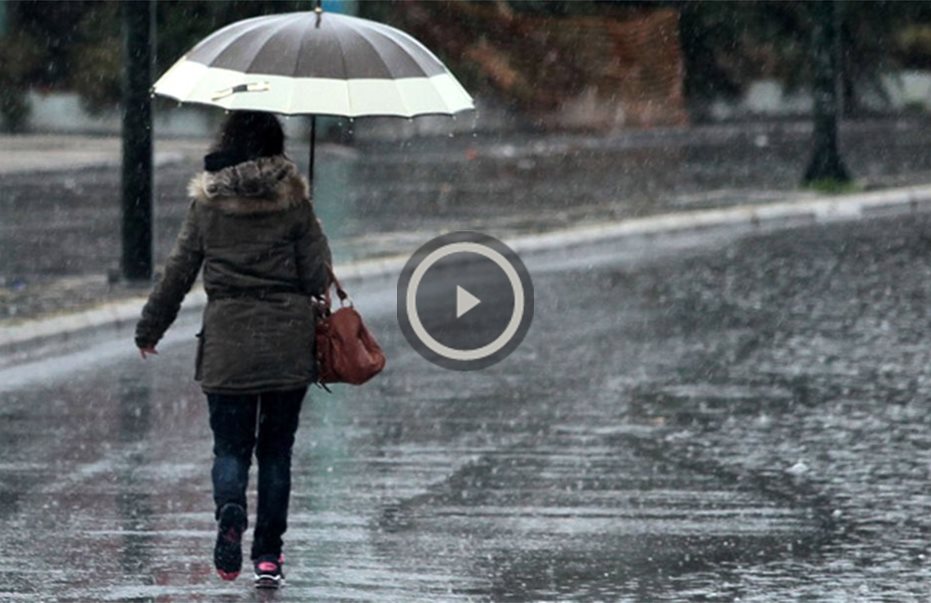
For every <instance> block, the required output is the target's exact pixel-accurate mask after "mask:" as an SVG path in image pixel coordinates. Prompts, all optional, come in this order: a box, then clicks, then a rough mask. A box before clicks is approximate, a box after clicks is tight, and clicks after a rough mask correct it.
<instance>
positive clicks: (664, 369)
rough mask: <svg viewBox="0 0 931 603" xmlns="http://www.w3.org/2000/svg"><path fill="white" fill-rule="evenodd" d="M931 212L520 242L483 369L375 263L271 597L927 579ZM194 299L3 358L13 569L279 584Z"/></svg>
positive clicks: (746, 589) (198, 595)
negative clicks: (245, 574) (506, 328)
mask: <svg viewBox="0 0 931 603" xmlns="http://www.w3.org/2000/svg"><path fill="white" fill-rule="evenodd" d="M929 231H931V216H921V217H919V218H917V219H916V218H915V217H907V218H893V219H882V220H872V221H869V222H859V223H838V224H834V225H829V226H812V227H806V228H800V229H794V230H783V231H778V232H772V233H769V234H766V233H762V234H761V233H745V232H741V231H738V230H727V231H716V232H706V233H703V234H701V235H700V236H698V235H689V236H677V237H651V238H644V239H628V240H626V241H624V242H622V243H618V242H613V243H603V244H598V245H592V246H586V247H580V248H577V249H574V250H572V251H566V250H558V251H556V252H552V253H542V254H536V255H532V256H527V257H525V258H524V260H525V262H526V263H527V265H528V268H529V269H530V270H531V273H532V274H533V277H534V284H535V290H536V311H535V318H534V325H533V328H532V329H531V330H530V333H529V334H528V336H527V338H526V339H525V341H524V342H523V344H522V346H521V347H520V348H519V349H518V350H517V351H515V352H514V354H512V355H511V356H510V357H509V358H508V359H507V360H505V361H504V362H502V363H501V364H498V365H496V366H494V367H491V368H489V369H486V370H484V371H481V372H475V373H461V372H453V371H445V370H443V369H440V368H438V367H435V366H433V365H432V364H429V363H427V362H426V361H425V360H423V359H422V358H421V357H420V356H419V355H418V354H417V353H416V352H414V351H413V350H412V349H410V348H409V347H408V346H407V344H406V342H405V341H404V339H403V337H402V335H401V333H400V331H399V328H398V326H397V323H396V318H395V315H394V312H395V309H394V306H393V303H394V296H395V292H394V290H393V284H394V283H393V281H392V279H390V278H384V279H381V280H371V281H369V282H366V283H365V284H364V285H363V286H357V287H355V288H354V289H353V291H352V293H353V294H354V298H355V299H356V302H357V304H358V305H359V307H360V309H361V310H362V312H363V314H364V315H365V316H366V318H367V320H368V322H370V323H371V326H372V328H373V330H374V331H375V332H376V334H377V335H378V337H379V339H380V340H381V341H382V343H383V344H384V347H385V349H386V351H387V354H388V358H389V364H388V368H387V369H386V371H385V372H384V373H383V374H382V375H380V376H379V377H378V378H376V379H375V380H374V381H373V382H371V383H370V384H368V385H365V386H363V387H360V388H352V387H340V388H337V389H336V391H335V393H334V394H333V395H330V394H326V393H324V392H319V391H317V390H313V391H312V392H311V396H310V397H309V398H308V400H307V401H306V403H305V408H304V414H303V418H302V427H301V429H300V431H299V434H298V443H297V445H296V448H295V452H294V492H293V498H292V503H291V504H292V507H291V508H292V511H291V517H290V527H289V530H288V533H287V534H286V536H285V541H286V544H285V546H286V554H287V556H288V562H287V569H288V586H287V587H286V588H285V589H284V590H282V591H281V592H279V593H277V594H276V595H274V597H273V599H272V600H278V601H301V602H304V601H309V600H359V601H365V600H369V601H403V602H409V601H467V600H472V601H529V600H535V601H536V600H547V601H555V600H560V601H565V600H572V601H609V600H610V601H733V600H738V599H739V600H741V601H798V600H818V601H824V600H827V601H923V600H927V599H928V598H929V596H931V586H929V584H931V581H929V578H931V567H929V560H928V554H929V551H928V544H927V538H926V535H927V534H928V531H929V529H931V520H929V519H928V517H929V511H931V499H929V497H928V495H927V487H926V484H927V481H928V467H929V463H928V460H929V459H928V454H929V452H928V451H929V449H931V424H929V423H931V415H929V413H928V412H927V410H926V409H927V400H928V398H929V396H931V379H929V378H928V377H927V368H926V367H928V366H929V365H931V346H928V345H927V343H926V334H927V333H928V332H929V329H931V324H929V323H931V315H929V313H928V311H927V308H928V302H929V299H928V298H929V293H928V289H927V283H928V281H929V277H931V254H929V253H928V246H929V237H928V235H927V234H926V233H928V232H929ZM196 327H197V325H196V319H187V322H186V323H184V324H179V325H176V327H175V328H174V329H173V331H172V332H171V336H170V338H169V340H168V341H166V342H165V343H164V345H162V346H161V348H160V350H161V355H160V356H159V357H158V358H157V359H155V360H150V361H146V362H143V361H141V360H139V359H138V358H137V357H136V356H135V352H134V351H132V349H131V341H130V339H129V337H128V335H127V338H126V339H125V340H124V341H116V342H111V341H99V342H90V343H88V344H87V345H86V346H83V349H82V350H81V351H79V352H76V353H75V354H73V355H71V356H69V357H68V358H66V359H64V360H56V359H49V360H46V361H43V363H40V364H37V365H32V366H30V367H26V368H25V369H21V370H19V371H16V372H14V371H13V370H4V371H0V448H2V450H3V451H4V452H3V458H2V461H0V490H2V496H0V560H2V561H0V599H2V600H5V601H6V600H9V601H16V600H23V601H35V600H63V601H88V600H95V601H159V602H167V601H255V600H263V598H262V597H261V596H260V595H259V594H258V593H255V592H254V591H253V590H252V589H251V587H250V585H249V584H248V581H247V580H245V579H243V578H240V580H239V581H238V582H236V583H234V584H228V583H223V582H221V581H220V580H219V579H218V578H217V577H216V576H215V575H214V573H213V570H212V568H211V557H210V554H211V547H212V540H213V535H214V534H213V524H212V509H211V498H210V482H209V467H210V458H211V450H210V440H209V431H208V427H207V422H206V412H205V402H204V400H203V396H202V394H201V393H200V392H199V390H198V388H197V387H196V385H195V384H193V383H192V382H191V381H190V380H189V378H190V375H191V372H192V363H193V352H194V345H193V337H192V335H193V333H194V331H195V329H196ZM17 375H18V376H17ZM30 375H33V376H30ZM254 479H255V478H254V473H253V481H252V483H253V484H254ZM250 505H251V508H254V502H253V501H251V500H250Z"/></svg>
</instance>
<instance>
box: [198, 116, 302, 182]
mask: <svg viewBox="0 0 931 603" xmlns="http://www.w3.org/2000/svg"><path fill="white" fill-rule="evenodd" d="M210 150H211V152H210V154H209V155H207V156H206V157H204V169H206V170H207V171H216V170H219V169H223V168H224V167H227V166H229V165H236V164H237V163H242V162H243V161H249V160H250V159H256V158H258V157H271V156H272V155H283V154H284V130H282V128H281V122H280V121H278V118H277V117H275V116H274V115H272V114H271V113H263V112H261V111H233V112H232V113H230V115H229V117H227V118H226V121H225V122H223V126H222V127H221V128H220V135H219V136H218V137H217V141H216V143H214V145H213V147H211V149H210Z"/></svg>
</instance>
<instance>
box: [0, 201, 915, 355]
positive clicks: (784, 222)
mask: <svg viewBox="0 0 931 603" xmlns="http://www.w3.org/2000/svg"><path fill="white" fill-rule="evenodd" d="M925 205H927V206H928V207H927V208H925V207H923V206H925ZM925 209H931V186H918V187H903V188H897V189H890V190H886V191H878V192H871V193H859V194H853V195H844V196H839V197H828V198H824V197H822V198H818V199H810V200H802V201H792V202H783V203H770V204H766V205H742V206H737V207H730V208H725V209H710V210H697V211H691V212H680V213H674V214H662V215H658V216H651V217H646V218H633V219H629V220H622V221H618V222H609V223H605V224H599V225H595V226H582V227H575V228H567V229H563V230H556V231H550V232H546V233H541V234H535V235H523V236H518V237H514V238H511V239H508V240H507V241H506V242H507V243H508V245H510V246H511V247H512V248H513V249H514V250H515V251H517V252H523V253H534V252H539V251H546V250H550V249H554V248H567V247H574V246H579V245H583V244H588V243H595V242H599V241H600V242H604V241H608V240H613V239H622V238H627V237H642V236H655V235H661V234H677V233H685V232H689V231H700V230H706V229H711V228H720V227H733V226H741V225H743V226H752V227H762V226H768V227H780V226H781V227H790V226H798V225H801V224H807V223H823V222H834V221H845V220H859V219H863V218H869V217H874V216H882V215H896V214H903V213H913V212H918V211H922V210H925ZM407 259H408V258H407V256H390V257H387V258H380V259H373V260H361V261H357V262H352V263H348V264H339V265H337V266H336V267H335V269H336V271H337V272H338V273H339V274H340V276H341V278H342V280H344V281H347V282H352V281H358V280H361V279H363V278H366V277H378V276H386V275H389V274H392V273H395V272H400V270H401V268H402V267H403V266H404V263H405V262H406V261H407ZM145 301H146V297H145V296H139V297H134V298H130V299H125V300H122V301H119V302H111V303H106V304H103V305H101V306H99V307H97V308H94V309H91V310H85V311H81V312H74V313H71V314H65V315H61V316H55V317H51V318H44V319H36V320H30V321H25V322H22V323H20V324H17V325H14V326H9V327H0V356H2V357H16V356H23V355H28V354H29V352H30V351H31V350H34V349H36V348H38V347H41V346H42V345H43V344H45V343H49V342H50V341H51V340H53V339H54V340H55V341H57V342H61V341H62V340H69V339H74V338H78V337H80V336H81V335H84V334H87V333H88V332H90V331H93V330H100V329H107V330H110V331H113V332H120V331H124V330H130V329H131V328H132V327H133V326H134V325H135V322H136V320H137V319H138V317H139V312H140V310H141V308H142V305H143V304H144V303H145ZM206 303H207V295H206V294H205V293H204V290H203V287H202V286H201V285H199V284H198V285H197V286H196V287H195V288H194V289H193V290H192V291H191V292H190V293H189V294H188V295H187V297H186V298H185V300H184V304H183V305H182V307H181V311H180V313H179V316H181V315H186V314H188V313H191V312H194V311H198V310H202V309H203V307H204V306H205V305H206ZM13 361H14V362H15V359H13Z"/></svg>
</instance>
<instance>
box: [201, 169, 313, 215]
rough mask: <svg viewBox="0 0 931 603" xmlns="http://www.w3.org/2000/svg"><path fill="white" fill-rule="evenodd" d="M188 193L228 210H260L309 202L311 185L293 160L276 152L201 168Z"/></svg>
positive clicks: (253, 212)
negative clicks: (224, 165)
mask: <svg viewBox="0 0 931 603" xmlns="http://www.w3.org/2000/svg"><path fill="white" fill-rule="evenodd" d="M188 194H189V195H190V196H191V197H192V198H193V199H195V200H196V201H198V202H200V203H205V204H207V205H210V206H214V207H217V208H219V209H221V210H223V211H225V212H227V213H235V214H258V213H267V212H275V211H283V210H285V209H288V208H290V207H293V206H295V205H297V204H299V203H303V202H307V201H309V199H310V188H309V187H308V185H307V181H306V180H305V179H304V177H303V176H301V175H300V173H298V171H297V166H296V165H294V163H293V162H292V161H291V160H289V159H288V158H287V157H285V156H284V155H274V156H272V157H259V158H258V159H252V160H250V161H244V162H242V163H238V164H236V165H233V166H230V167H227V168H223V169H222V170H219V171H217V172H201V173H200V174H198V175H196V176H194V178H192V179H191V182H190V183H189V184H188Z"/></svg>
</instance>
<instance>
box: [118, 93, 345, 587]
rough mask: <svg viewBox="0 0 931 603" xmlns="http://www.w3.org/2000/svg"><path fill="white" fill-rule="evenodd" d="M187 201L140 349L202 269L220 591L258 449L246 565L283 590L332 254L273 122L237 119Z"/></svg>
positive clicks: (201, 368) (202, 369)
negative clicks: (297, 458)
mask: <svg viewBox="0 0 931 603" xmlns="http://www.w3.org/2000/svg"><path fill="white" fill-rule="evenodd" d="M188 192H189V194H190V196H191V197H192V199H193V200H192V202H191V205H190V207H189V209H188V212H187V216H186V218H185V220H184V223H183V225H182V227H181V231H180V233H179V234H178V238H177V241H176V242H175V246H174V248H173V250H172V252H171V254H170V255H169V257H168V260H167V263H166V265H165V269H164V274H163V275H162V277H161V279H160V280H159V282H158V284H157V285H156V286H155V288H154V289H153V291H152V293H151V295H150V296H149V299H148V302H147V303H146V305H145V307H144V308H143V310H142V318H141V319H140V321H139V323H138V324H137V326H136V345H137V346H138V347H139V350H140V352H141V354H142V356H143V358H145V357H146V356H147V355H149V354H155V353H156V351H155V346H156V344H157V343H158V341H159V340H160V339H161V337H162V335H163V334H164V333H165V331H166V330H167V329H168V327H169V326H170V325H171V323H172V322H173V321H174V319H175V317H176V316H177V314H178V310H179V309H180V307H181V301H182V300H183V298H184V296H185V294H186V293H187V292H188V290H190V288H191V286H192V285H193V283H194V280H195V279H196V278H197V274H198V272H199V271H200V268H201V266H202V265H203V272H204V275H203V279H204V289H205V290H206V292H207V298H208V302H207V307H206V309H205V310H204V322H203V328H202V330H201V332H200V333H199V334H198V350H197V361H196V370H195V379H197V380H198V381H200V382H201V386H202V388H203V390H204V392H205V393H206V395H207V404H208V408H209V413H210V428H211V430H212V431H213V438H214V439H213V441H214V445H213V453H214V460H213V469H212V472H211V476H212V479H213V498H214V503H215V511H214V514H215V518H216V520H217V523H218V529H217V540H216V546H215V548H214V564H215V566H216V568H217V572H218V573H219V574H220V576H221V577H222V578H223V579H225V580H233V579H235V578H236V577H237V576H238V575H239V572H240V569H241V566H242V551H241V542H242V535H243V532H244V531H245V530H246V528H247V525H248V520H247V517H248V515H247V509H246V486H247V483H248V476H249V467H250V464H251V461H252V454H253V450H254V451H255V456H256V459H257V461H258V508H257V509H256V520H255V528H254V538H253V541H252V550H251V559H252V562H253V565H254V569H255V581H256V586H260V587H277V586H278V585H279V584H280V583H281V582H282V581H283V578H284V574H283V572H282V564H283V562H284V556H283V555H282V551H281V549H282V540H281V537H282V534H284V532H285V530H286V528H287V515H288V499H289V496H290V490H291V448H292V446H293V444H294V435H295V432H296V430H297V426H298V417H299V414H300V410H301V404H302V401H303V399H304V396H305V394H306V392H307V387H308V385H309V384H311V383H313V382H314V381H315V379H316V363H315V361H314V320H315V315H314V311H315V309H314V303H313V300H312V299H311V298H312V296H316V297H320V296H321V295H322V294H323V292H324V290H325V288H326V287H327V284H328V279H327V271H326V266H325V264H327V263H330V262H331V261H332V260H331V257H330V249H329V246H328V244H327V240H326V237H325V236H324V234H323V232H322V230H321V228H320V224H319V222H318V221H317V218H316V216H315V215H314V211H313V206H312V204H311V200H310V197H309V192H308V186H307V183H306V181H305V180H304V179H303V178H302V177H301V176H300V174H299V173H298V171H297V168H296V166H295V165H294V163H292V162H291V161H290V160H289V159H288V158H287V157H286V156H285V154H284V133H283V131H282V128H281V124H280V122H279V121H278V119H277V118H276V117H275V116H273V115H271V114H268V113H260V112H253V111H240V112H234V113H232V114H231V115H230V116H229V118H228V119H227V120H226V122H225V124H224V125H223V127H222V130H221V132H220V136H219V139H218V141H217V143H216V145H215V146H214V148H213V149H212V152H211V153H210V154H208V155H207V156H206V157H205V158H204V172H203V173H201V174H199V175H198V176H196V177H195V178H194V179H193V180H192V181H191V183H190V185H189V187H188Z"/></svg>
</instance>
